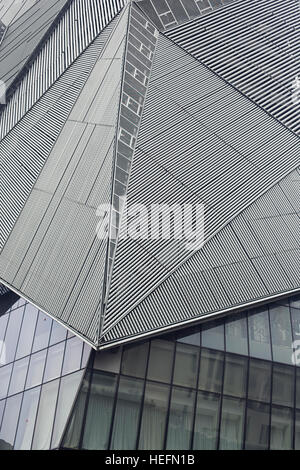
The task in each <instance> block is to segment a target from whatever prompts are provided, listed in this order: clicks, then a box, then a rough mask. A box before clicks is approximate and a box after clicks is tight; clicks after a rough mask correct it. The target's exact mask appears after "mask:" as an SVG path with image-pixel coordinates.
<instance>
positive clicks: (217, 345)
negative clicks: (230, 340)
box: [201, 320, 225, 351]
mask: <svg viewBox="0 0 300 470" xmlns="http://www.w3.org/2000/svg"><path fill="white" fill-rule="evenodd" d="M201 341H202V342H201V344H202V346H203V347H206V348H212V349H220V350H221V351H224V349H225V345H224V320H221V321H220V320H217V321H212V322H209V323H208V324H207V325H202V331H201Z"/></svg>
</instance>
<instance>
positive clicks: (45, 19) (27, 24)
mask: <svg viewBox="0 0 300 470" xmlns="http://www.w3.org/2000/svg"><path fill="white" fill-rule="evenodd" d="M67 2H68V0H40V1H39V2H37V3H34V4H33V5H32V6H31V8H29V9H28V10H27V11H26V12H25V13H24V14H23V15H22V16H21V17H20V18H18V19H17V20H15V21H14V23H13V24H11V25H10V26H8V28H7V30H6V32H5V35H4V38H3V41H2V42H1V46H0V63H1V72H0V78H1V80H2V81H4V82H5V84H6V87H7V89H9V87H10V86H11V84H12V82H13V81H14V79H15V78H16V76H17V75H18V73H19V72H20V70H21V69H22V67H23V66H24V65H25V63H26V62H27V61H28V59H29V57H30V56H31V54H32V52H33V51H34V50H35V48H36V47H37V45H38V44H39V42H40V41H41V40H42V38H43V37H44V35H45V34H46V32H47V30H48V28H49V27H50V26H51V24H52V23H53V21H54V20H55V18H56V17H57V15H58V14H59V13H60V11H61V9H62V8H63V7H64V6H65V5H66V3H67ZM16 3H20V5H21V2H16Z"/></svg>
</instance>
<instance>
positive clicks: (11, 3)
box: [0, 0, 41, 26]
mask: <svg viewBox="0 0 300 470" xmlns="http://www.w3.org/2000/svg"><path fill="white" fill-rule="evenodd" d="M38 2H41V0H22V1H16V0H0V18H1V20H2V21H3V23H4V24H5V25H6V26H8V25H10V24H11V23H13V22H14V21H16V20H17V19H18V18H19V17H20V16H22V15H23V14H24V13H26V11H27V10H29V8H31V7H32V6H33V5H34V4H35V3H38Z"/></svg>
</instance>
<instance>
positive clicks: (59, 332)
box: [50, 321, 67, 346]
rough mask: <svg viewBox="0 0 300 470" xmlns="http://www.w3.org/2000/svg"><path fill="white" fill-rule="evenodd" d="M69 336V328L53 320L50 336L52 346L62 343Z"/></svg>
mask: <svg viewBox="0 0 300 470" xmlns="http://www.w3.org/2000/svg"><path fill="white" fill-rule="evenodd" d="M66 338H67V329H66V328H64V327H63V326H62V325H60V324H59V323H57V322H56V321H53V323H52V330H51V336H50V346H52V345H53V344H56V343H60V342H61V341H64V340H65V339H66Z"/></svg>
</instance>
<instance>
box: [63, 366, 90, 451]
mask: <svg viewBox="0 0 300 470" xmlns="http://www.w3.org/2000/svg"><path fill="white" fill-rule="evenodd" d="M90 378H91V374H90V372H89V371H87V373H86V375H85V377H84V379H83V382H82V385H81V389H80V392H79V395H78V397H77V400H76V403H75V406H74V409H73V411H72V417H71V419H70V421H69V422H68V426H67V430H66V433H65V435H64V438H63V442H62V447H63V448H67V449H78V448H79V440H80V436H81V431H82V423H83V416H84V411H85V405H86V399H87V395H88V391H89V383H90Z"/></svg>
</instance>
